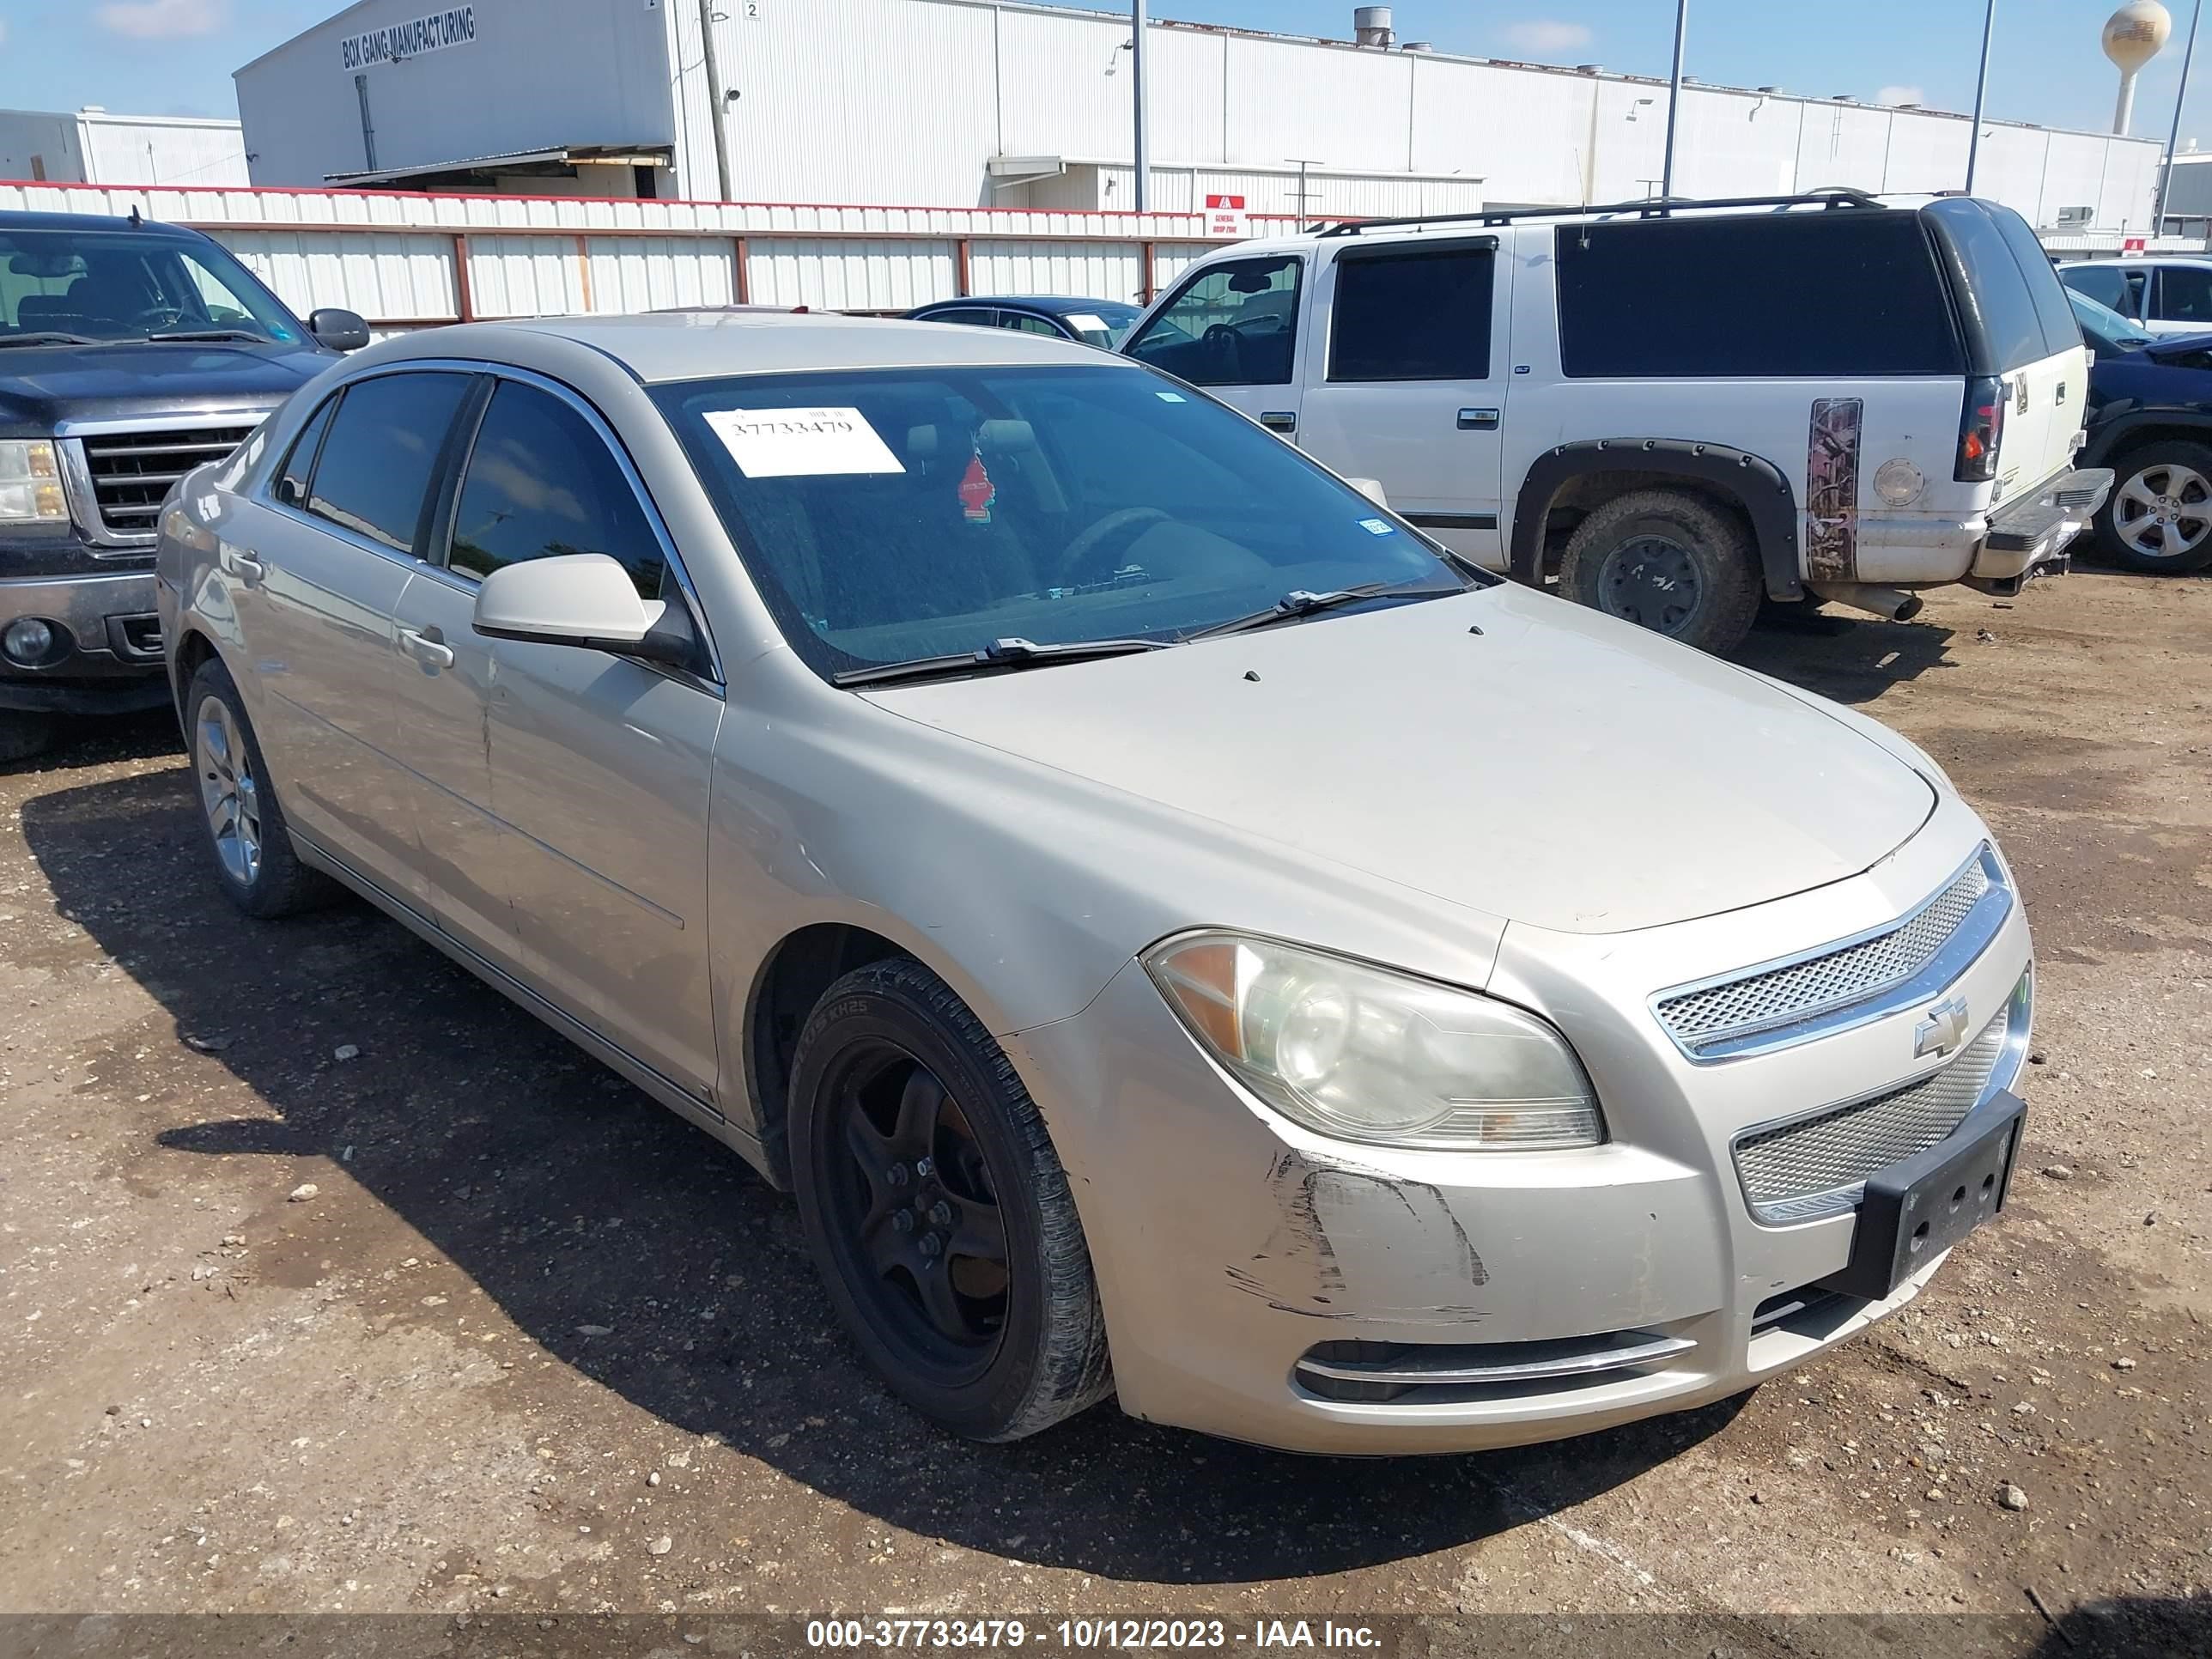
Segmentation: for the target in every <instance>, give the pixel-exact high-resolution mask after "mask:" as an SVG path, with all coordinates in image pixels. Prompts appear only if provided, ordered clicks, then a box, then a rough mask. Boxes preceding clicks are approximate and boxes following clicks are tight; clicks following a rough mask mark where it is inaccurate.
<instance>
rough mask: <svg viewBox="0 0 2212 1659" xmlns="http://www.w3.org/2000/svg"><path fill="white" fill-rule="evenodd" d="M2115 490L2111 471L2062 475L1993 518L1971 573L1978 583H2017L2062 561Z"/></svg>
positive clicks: (2007, 505)
mask: <svg viewBox="0 0 2212 1659" xmlns="http://www.w3.org/2000/svg"><path fill="white" fill-rule="evenodd" d="M2111 494H2112V469H2111V468H2110V467H2104V466H2091V467H2081V468H2077V469H2076V470H2075V471H2071V472H2062V473H2060V474H2059V475H2058V476H2057V477H2054V478H2050V479H2046V480H2045V482H2044V483H2042V484H2041V485H2039V486H2038V487H2037V488H2036V489H2033V490H2031V491H2029V492H2028V493H2027V494H2026V495H2020V496H2017V497H2015V499H2014V500H2012V501H2008V502H2006V503H2005V504H2004V506H2002V507H1999V508H1998V509H1997V510H1996V512H1994V513H1990V527H1989V532H1988V533H1987V534H1986V535H1984V537H1983V538H1982V544H1981V547H1980V550H1978V552H1976V554H1975V555H1974V563H1973V568H1972V571H1971V572H1970V573H1969V574H1970V575H1971V576H1972V578H1973V579H1974V580H1976V581H1978V582H1988V583H2012V584H2017V583H2018V582H2019V581H2021V580H2023V579H2024V578H2026V577H2027V576H2028V575H2030V574H2033V571H2034V570H2035V568H2036V567H2037V566H2039V565H2042V564H2048V563H2051V562H2055V561H2057V559H2058V558H2059V556H2061V555H2062V554H2063V552H2064V551H2065V550H2066V548H2067V546H2068V544H2070V543H2071V542H2072V541H2073V539H2074V538H2075V537H2076V536H2078V535H2080V534H2081V532H2083V531H2084V530H2086V529H2087V528H2088V527H2089V520H2091V519H2092V518H2093V516H2094V515H2095V513H2096V511H2097V509H2098V508H2099V507H2102V506H2103V505H2104V504H2105V497H2106V496H2107V495H2111Z"/></svg>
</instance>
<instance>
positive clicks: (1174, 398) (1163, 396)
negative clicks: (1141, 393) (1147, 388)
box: [1152, 392, 1190, 404]
mask: <svg viewBox="0 0 2212 1659" xmlns="http://www.w3.org/2000/svg"><path fill="white" fill-rule="evenodd" d="M1152 396H1154V397H1155V398H1158V399H1159V400H1160V401H1161V402H1162V403H1164V404H1187V403H1188V402H1189V401H1190V399H1189V398H1186V397H1184V396H1183V395H1182V392H1154V393H1152Z"/></svg>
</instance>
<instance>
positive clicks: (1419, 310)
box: [1328, 247, 1498, 380]
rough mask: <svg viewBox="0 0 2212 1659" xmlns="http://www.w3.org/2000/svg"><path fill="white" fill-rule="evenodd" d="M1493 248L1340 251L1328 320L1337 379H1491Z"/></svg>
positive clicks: (1332, 373) (1333, 376)
mask: <svg viewBox="0 0 2212 1659" xmlns="http://www.w3.org/2000/svg"><path fill="white" fill-rule="evenodd" d="M1497 258H1498V256H1497V255H1496V253H1495V252H1492V250H1491V249H1490V248H1487V247H1460V248H1436V249H1423V250H1421V251H1419V252H1407V253H1388V254H1350V253H1346V254H1342V255H1340V256H1339V257H1338V258H1337V262H1336V306H1335V312H1334V317H1333V318H1332V319H1331V322H1330V336H1329V346H1328V378H1329V379H1330V380H1488V379H1489V378H1490V292H1491V284H1492V280H1493V278H1494V267H1495V266H1496V264H1497Z"/></svg>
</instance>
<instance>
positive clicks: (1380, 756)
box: [868, 586, 1936, 933]
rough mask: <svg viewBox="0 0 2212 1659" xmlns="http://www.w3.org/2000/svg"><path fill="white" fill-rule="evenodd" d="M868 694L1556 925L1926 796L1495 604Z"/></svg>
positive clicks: (1717, 898)
mask: <svg viewBox="0 0 2212 1659" xmlns="http://www.w3.org/2000/svg"><path fill="white" fill-rule="evenodd" d="M868 696H869V700H870V701H871V702H874V703H876V704H877V705H878V706H879V707H881V708H885V709H888V710H890V711H892V712H894V713H896V714H902V715H903V716H905V717H907V718H908V719H911V720H917V721H921V722H922V723H924V724H926V725H928V726H934V727H937V728H939V729H940V730H942V731H945V732H951V733H954V734H957V736H960V737H963V738H968V739H969V740H971V741H973V742H975V743H978V744H987V745H988V746H989V747H991V748H993V749H995V750H1002V751H1004V752H1006V753H1008V754H1011V755H1015V756H1018V757H1023V758H1024V759H1026V760H1029V761H1032V762H1036V763H1040V764H1042V765H1046V766H1050V767H1054V768H1056V769H1059V770H1060V771H1063V772H1066V773H1072V774H1074V775H1078V776H1080V777H1083V778H1085V779H1088V780H1091V781H1095V782H1097V783H1101V784H1104V785H1107V786H1109V787H1113V788H1115V789H1118V790H1121V791H1124V792H1126V793H1129V794H1131V795H1135V796H1139V797H1142V798H1144V799H1149V800H1152V801H1154V802H1157V803H1158V804H1160V805H1164V806H1166V807H1169V808H1172V809H1174V810H1176V811H1180V812H1183V813H1188V814H1192V815H1194V816H1195V817H1200V818H1206V819H1211V820H1213V821H1215V822H1217V823H1224V824H1227V825H1231V826H1233V827H1235V828H1236V829H1239V830H1241V831H1243V832H1245V833H1248V834H1251V833H1256V834H1260V835H1264V836H1269V837H1271V838H1273V840H1275V841H1276V842H1279V843H1283V844H1285V845H1287V846H1289V847H1291V848H1297V849H1299V850H1300V851H1302V852H1303V853H1304V854H1307V855H1309V856H1310V857H1312V858H1315V859H1317V860H1329V861H1331V862H1333V863H1334V864H1337V865H1342V866H1352V867H1354V868H1357V869H1359V870H1362V871H1364V872H1370V874H1373V875H1376V876H1380V877H1383V878H1386V879H1389V880H1393V881H1395V882H1398V883H1401V884H1404V885H1405V886H1407V887H1409V888H1413V889H1415V890H1419V891H1422V892H1425V893H1427V894H1430V895H1432V896H1436V897H1438V898H1442V899H1446V900H1449V901H1451V902H1455V903H1458V904H1463V905H1468V906H1472V907H1473V908H1476V909H1479V910H1483V911H1486V912H1488V913H1489V914H1491V915H1497V916H1502V917H1505V918H1507V919H1509V920H1511V921H1521V922H1525V923H1528V924H1530V925H1532V926H1534V927H1545V928H1550V929H1554V930H1558V931H1562V932H1569V933H1615V932H1622V931H1626V930H1629V929H1632V928H1639V927H1656V926H1659V925H1661V924H1663V923H1667V922H1674V921H1687V920H1689V919H1691V918H1692V917H1697V916H1705V915H1714V914H1717V913H1718V912H1721V911H1724V910H1732V909H1735V908H1741V907H1742V906H1745V905H1749V904H1758V903H1760V902H1765V901H1766V900H1770V899H1777V898H1782V897H1784V896H1787V895H1789V894H1792V893H1796V892H1802V891H1803V890H1806V889H1808V888H1812V887H1817V886H1820V885H1823V884H1826V883H1829V882H1832V881H1838V880H1841V879H1843V878H1845V877H1849V876H1852V875H1856V874H1857V873H1858V872H1862V871H1863V870H1865V869H1867V868H1868V867H1869V866H1872V865H1874V864H1875V863H1878V862H1879V861H1880V860H1881V859H1882V858H1883V857H1884V856H1886V855H1887V854H1889V853H1890V852H1892V851H1893V850H1894V849H1895V848H1897V847H1898V846H1899V844H1900V843H1902V842H1905V840H1906V839H1908V838H1909V837H1910V836H1911V835H1912V834H1913V833H1914V831H1916V830H1917V829H1919V828H1920V826H1921V825H1922V824H1923V823H1925V822H1926V821H1927V819H1928V817H1929V813H1930V812H1931V811H1933V810H1934V808H1935V805H1936V793H1935V791H1934V789H1933V787H1931V786H1930V785H1929V782H1928V781H1927V780H1926V779H1924V778H1923V777H1922V776H1921V775H1919V774H1918V773H1917V772H1916V771H1914V770H1913V769H1912V768H1911V767H1910V766H1909V765H1907V764H1906V763H1905V762H1904V761H1902V760H1900V759H1899V758H1898V757H1896V756H1894V755H1893V754H1892V753H1891V752H1889V751H1888V750H1886V749H1884V748H1882V747H1881V745H1880V744H1877V743H1875V741H1874V740H1873V739H1872V738H1868V737H1865V736H1863V735H1861V734H1860V733H1858V732H1855V731H1853V730H1851V729H1850V727H1849V726H1846V725H1845V724H1844V722H1843V721H1842V720H1838V719H1837V718H1836V717H1835V716H1833V715H1832V714H1828V713H1826V712H1825V711H1824V710H1823V709H1822V708H1820V706H1819V705H1818V704H1817V703H1816V702H1808V701H1806V700H1804V699H1803V698H1801V697H1799V696H1794V695H1792V694H1790V693H1789V692H1785V691H1784V690H1778V689H1777V688H1776V687H1773V686H1771V685H1768V684H1765V683H1763V682H1762V681H1761V680H1759V679H1758V678H1755V677H1753V675H1750V674H1748V673H1746V672H1744V671H1741V670H1740V669H1737V668H1735V667H1732V666H1730V665H1729V664H1727V663H1725V662H1723V661H1721V660H1719V659H1717V658H1713V657H1709V656H1706V655H1705V654H1704V653H1700V652H1697V651H1693V650H1692V649H1690V648H1688V647H1684V646H1680V645H1677V644H1675V643H1674V642H1673V641H1668V640H1665V639H1662V638H1660V637H1658V636H1657V635H1652V634H1649V633H1646V632H1644V630H1642V629H1637V628H1633V627H1631V626H1630V625H1628V624H1627V623H1620V622H1616V621H1614V620H1613V619H1612V618H1610V617H1603V616H1600V615H1598V614H1596V613H1595V612H1593V611H1585V610H1582V609H1580V608H1578V607H1576V606H1574V605H1568V604H1566V603H1565V602H1563V601H1561V600H1559V599H1551V598H1548V597H1546V596H1544V595H1541V594H1536V593H1532V592H1528V591H1526V590H1524V589H1520V588H1515V587H1507V586H1498V587H1492V588H1489V589H1486V590H1484V591H1482V592H1476V593H1471V594H1468V595H1466V596H1464V597H1460V598H1454V599H1440V600H1432V601H1429V602H1426V603H1422V604H1414V605H1401V606H1395V607H1393V608H1390V609H1388V610H1383V611H1367V612H1361V613H1356V614H1346V613H1339V614H1337V615H1335V616H1333V617H1316V618H1315V619H1314V620H1312V621H1310V622H1306V623H1291V624H1287V625H1285V626H1281V627H1278V628H1274V629H1268V630H1266V631H1263V632H1260V633H1255V634H1249V635H1237V636H1232V637H1229V638H1225V639H1218V640H1211V641H1200V642H1199V643H1196V644H1194V645H1189V646H1184V647H1177V648H1175V649H1171V650H1165V651H1157V652H1151V653H1145V654H1142V655H1134V656H1128V657H1119V658H1113V659H1105V660H1102V661H1096V662H1089V663H1074V664H1066V665H1060V666H1056V667H1043V668H1034V669H1030V670H1027V671H1019V672H1014V673H1007V674H1000V675H986V676H982V677H979V678H975V679H969V680H960V681H950V682H945V683H941V684H924V685H916V686H906V687H901V688H897V689H890V690H879V691H875V692H871V693H869V694H868ZM1221 920H1224V921H1230V920H1233V918H1221Z"/></svg>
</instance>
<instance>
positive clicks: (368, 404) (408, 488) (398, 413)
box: [307, 374, 469, 553]
mask: <svg viewBox="0 0 2212 1659" xmlns="http://www.w3.org/2000/svg"><path fill="white" fill-rule="evenodd" d="M468 389H469V377H468V376H467V375H465V374H380V375H378V376H377V377H376V378H375V379H374V380H356V381H355V382H354V384H353V385H351V386H348V387H347V388H346V390H345V394H344V397H343V399H342V400H341V401H340V402H339V404H338V409H337V414H336V415H334V416H331V423H330V435H329V436H328V437H327V438H325V440H324V441H323V453H322V459H320V460H319V461H317V462H316V463H315V478H314V483H313V487H312V489H311V490H310V492H309V494H308V496H307V511H308V512H310V513H314V514H316V515H317V516H318V517H319V518H325V519H328V520H331V523H333V524H342V525H343V526H345V527H346V528H347V529H349V530H351V531H355V532H358V533H359V534H361V535H363V536H367V537H368V538H369V539H371V540H372V541H378V542H381V543H383V544H385V545H386V547H390V548H394V549H397V550H398V551H400V552H402V553H411V552H413V551H414V550H415V539H416V528H417V526H419V525H420V523H421V521H422V507H423V503H424V500H425V498H426V497H427V496H428V494H429V488H430V476H431V474H432V472H433V471H435V470H436V467H437V464H438V451H439V450H440V449H441V447H443V446H444V444H445V441H446V432H447V428H450V427H451V426H452V425H453V415H454V413H455V411H456V410H459V408H460V406H461V399H462V398H464V397H465V396H466V395H467V393H468Z"/></svg>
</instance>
